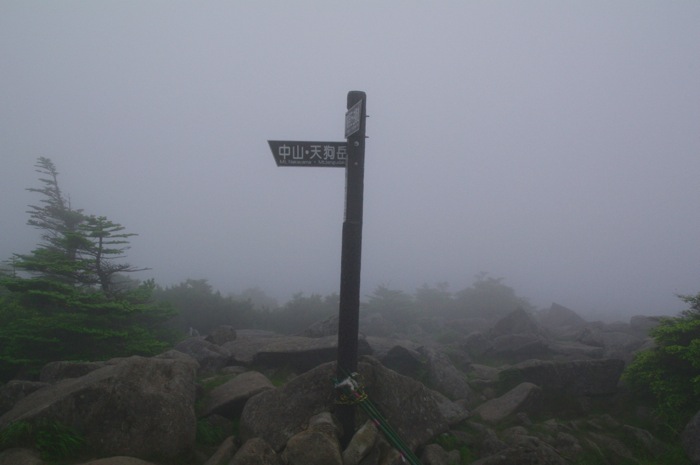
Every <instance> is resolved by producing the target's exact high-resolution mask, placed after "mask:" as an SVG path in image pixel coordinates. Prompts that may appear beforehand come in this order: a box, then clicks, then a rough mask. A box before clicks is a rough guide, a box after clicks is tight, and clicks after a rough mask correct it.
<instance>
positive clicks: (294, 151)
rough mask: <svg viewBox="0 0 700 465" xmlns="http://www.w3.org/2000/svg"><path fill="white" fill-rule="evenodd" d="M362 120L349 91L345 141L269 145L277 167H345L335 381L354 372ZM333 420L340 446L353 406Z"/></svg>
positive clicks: (362, 101)
mask: <svg viewBox="0 0 700 465" xmlns="http://www.w3.org/2000/svg"><path fill="white" fill-rule="evenodd" d="M366 116H367V96H366V94H365V93H364V92H361V91H350V92H348V98H347V112H346V113H345V138H346V139H347V142H308V141H272V140H271V141H268V143H269V144H270V150H272V155H273V156H274V158H275V162H277V166H308V167H315V166H324V167H345V217H344V220H343V239H342V240H343V242H342V250H341V258H340V305H339V309H338V363H337V376H338V379H343V378H345V377H346V376H348V374H350V373H353V372H355V371H356V370H357V345H358V344H357V335H358V330H359V320H360V269H361V264H362V212H363V196H364V172H365V124H366ZM336 416H337V417H338V420H339V421H340V423H341V425H342V426H343V431H344V437H343V442H344V443H345V444H347V443H348V442H349V440H350V438H351V437H352V435H353V433H354V432H355V409H354V407H353V406H352V405H339V406H338V410H337V415H336Z"/></svg>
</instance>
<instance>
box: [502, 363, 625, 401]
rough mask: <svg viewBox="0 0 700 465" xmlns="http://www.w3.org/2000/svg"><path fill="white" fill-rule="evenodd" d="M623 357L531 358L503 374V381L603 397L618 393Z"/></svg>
mask: <svg viewBox="0 0 700 465" xmlns="http://www.w3.org/2000/svg"><path fill="white" fill-rule="evenodd" d="M624 367H625V363H624V362H623V361H622V360H615V359H605V360H577V361H571V362H552V361H542V360H529V361H526V362H522V363H519V364H517V365H514V366H512V367H510V368H507V369H505V370H503V371H502V372H501V373H500V378H501V379H503V380H506V381H507V380H513V382H523V381H527V382H530V383H534V384H536V385H538V386H539V387H541V388H542V389H543V390H544V391H558V392H561V393H563V394H566V395H569V396H603V395H611V394H614V393H615V392H617V385H618V382H619V380H620V375H621V374H622V370H623V369H624Z"/></svg>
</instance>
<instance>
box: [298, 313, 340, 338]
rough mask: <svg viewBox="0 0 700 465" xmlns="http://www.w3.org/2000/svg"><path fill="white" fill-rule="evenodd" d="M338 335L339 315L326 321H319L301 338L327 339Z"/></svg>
mask: <svg viewBox="0 0 700 465" xmlns="http://www.w3.org/2000/svg"><path fill="white" fill-rule="evenodd" d="M337 334H338V315H332V316H330V317H328V318H326V319H325V320H321V321H317V322H316V323H314V324H312V325H311V326H309V327H308V328H306V329H305V330H304V331H302V332H301V334H300V336H303V337H326V336H336V335H337Z"/></svg>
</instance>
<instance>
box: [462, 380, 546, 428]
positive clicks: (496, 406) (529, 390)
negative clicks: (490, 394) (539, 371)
mask: <svg viewBox="0 0 700 465" xmlns="http://www.w3.org/2000/svg"><path fill="white" fill-rule="evenodd" d="M541 391H542V390H541V389H540V388H539V387H538V386H536V385H534V384H532V383H521V384H519V385H518V386H516V387H515V388H513V389H511V390H510V391H508V392H507V393H505V394H503V395H502V396H501V397H497V398H496V399H491V400H489V401H486V402H484V403H483V404H481V405H480V406H479V407H477V408H476V410H475V413H476V414H478V415H479V416H480V417H481V418H482V419H483V420H484V421H486V422H489V423H498V422H500V421H502V420H503V419H505V418H506V417H508V416H510V415H512V414H514V413H516V412H520V411H526V410H527V409H530V408H532V407H533V406H534V404H535V403H536V401H537V400H538V399H539V396H540V394H541Z"/></svg>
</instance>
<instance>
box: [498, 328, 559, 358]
mask: <svg viewBox="0 0 700 465" xmlns="http://www.w3.org/2000/svg"><path fill="white" fill-rule="evenodd" d="M551 354H552V351H551V350H550V348H549V344H548V343H547V341H546V340H545V339H544V338H542V337H541V336H539V335H537V334H504V335H501V336H497V337H495V338H493V340H492V347H491V351H490V352H489V353H488V355H490V356H493V357H495V358H496V359H499V360H504V361H507V362H509V363H517V362H522V361H525V360H530V359H533V358H549V357H550V356H551Z"/></svg>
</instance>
